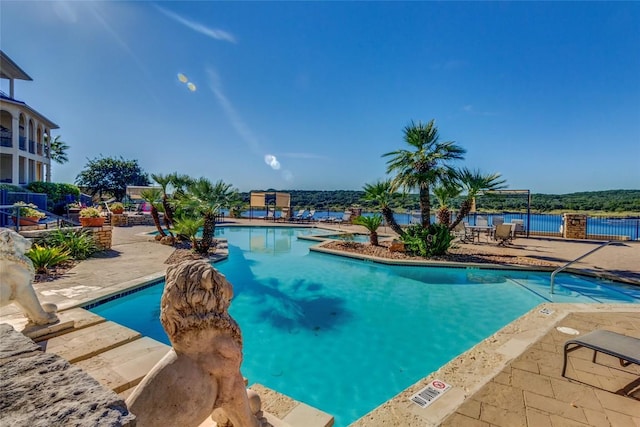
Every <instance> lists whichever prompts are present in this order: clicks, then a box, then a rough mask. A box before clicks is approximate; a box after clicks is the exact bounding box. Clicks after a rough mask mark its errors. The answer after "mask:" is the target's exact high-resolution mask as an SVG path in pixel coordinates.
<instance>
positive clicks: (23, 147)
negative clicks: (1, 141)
mask: <svg viewBox="0 0 640 427" xmlns="http://www.w3.org/2000/svg"><path fill="white" fill-rule="evenodd" d="M18 142H19V145H18V148H20V149H21V150H22V151H25V150H26V149H27V137H26V136H19V137H18Z"/></svg>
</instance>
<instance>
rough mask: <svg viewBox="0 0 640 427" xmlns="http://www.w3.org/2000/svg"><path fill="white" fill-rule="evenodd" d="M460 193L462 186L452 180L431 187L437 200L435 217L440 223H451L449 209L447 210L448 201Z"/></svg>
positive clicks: (447, 224)
mask: <svg viewBox="0 0 640 427" xmlns="http://www.w3.org/2000/svg"><path fill="white" fill-rule="evenodd" d="M460 193H462V187H460V186H459V185H458V184H457V183H455V182H454V181H450V182H441V183H440V184H438V185H436V186H435V187H433V195H434V196H436V199H437V200H438V204H439V207H438V211H437V212H436V217H437V218H438V222H439V223H440V224H444V225H446V226H449V224H450V223H451V211H450V210H449V203H451V199H453V198H455V197H458V196H459V195H460Z"/></svg>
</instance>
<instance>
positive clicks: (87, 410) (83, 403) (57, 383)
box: [0, 323, 135, 427]
mask: <svg viewBox="0 0 640 427" xmlns="http://www.w3.org/2000/svg"><path fill="white" fill-rule="evenodd" d="M0 402H2V405H1V406H2V415H0V418H1V419H2V425H6V426H30V427H49V426H72V425H76V426H80V425H82V426H123V427H133V426H135V416H134V415H133V414H131V412H129V410H128V409H127V406H126V405H125V403H124V402H123V401H122V399H121V398H120V397H119V396H118V395H117V394H115V393H114V392H113V391H111V390H109V389H107V388H106V387H104V386H102V385H101V384H100V383H98V381H96V380H95V379H93V378H92V377H91V376H89V374H87V373H86V372H84V371H82V370H81V369H79V368H77V367H75V366H72V365H70V364H69V362H67V361H66V360H64V359H63V358H61V357H60V356H58V355H55V354H50V353H44V352H43V351H42V350H41V348H40V347H39V346H38V345H36V344H35V343H34V342H33V341H32V340H30V339H29V338H27V337H25V336H24V335H22V334H21V333H20V332H17V331H16V330H15V329H13V327H11V326H10V325H7V324H5V323H0Z"/></svg>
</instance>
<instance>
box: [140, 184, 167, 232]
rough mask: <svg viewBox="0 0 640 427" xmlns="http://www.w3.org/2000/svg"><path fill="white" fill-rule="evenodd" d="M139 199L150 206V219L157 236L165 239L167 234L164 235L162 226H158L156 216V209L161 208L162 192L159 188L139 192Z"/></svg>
mask: <svg viewBox="0 0 640 427" xmlns="http://www.w3.org/2000/svg"><path fill="white" fill-rule="evenodd" d="M140 197H142V200H144V201H145V202H147V203H149V205H151V218H153V223H154V224H155V226H156V229H157V230H158V234H159V235H160V236H161V237H166V235H167V233H165V231H164V230H163V229H162V225H160V215H159V214H158V207H159V206H162V192H161V191H160V189H159V188H153V187H152V188H147V189H144V190H142V191H141V192H140Z"/></svg>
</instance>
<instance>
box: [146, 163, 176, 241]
mask: <svg viewBox="0 0 640 427" xmlns="http://www.w3.org/2000/svg"><path fill="white" fill-rule="evenodd" d="M173 175H174V174H169V175H162V174H159V173H157V174H156V173H152V174H151V179H153V180H154V181H155V182H156V183H158V185H159V186H160V187H161V188H162V208H163V209H164V225H165V227H167V230H169V229H170V227H171V224H173V208H172V207H171V205H170V204H169V195H168V194H167V188H168V187H169V185H170V184H171V183H172V181H173ZM169 232H170V233H171V231H169Z"/></svg>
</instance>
